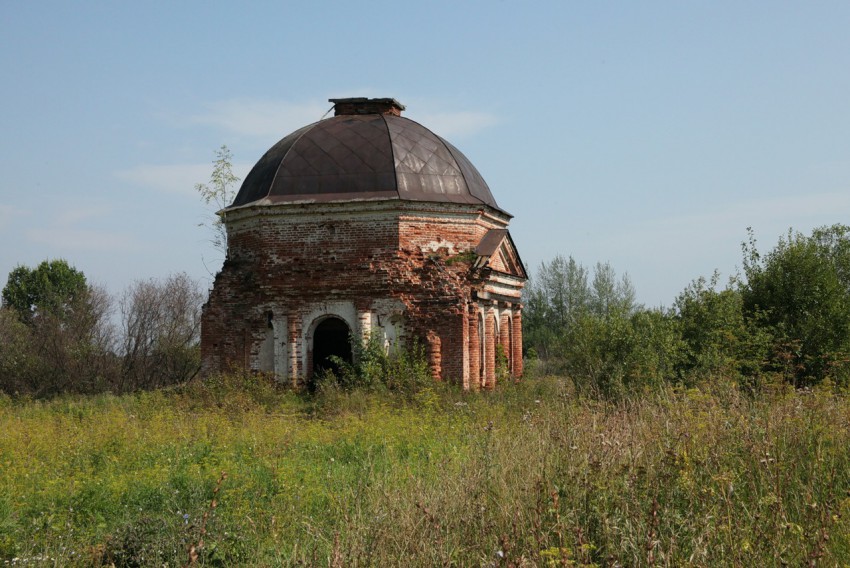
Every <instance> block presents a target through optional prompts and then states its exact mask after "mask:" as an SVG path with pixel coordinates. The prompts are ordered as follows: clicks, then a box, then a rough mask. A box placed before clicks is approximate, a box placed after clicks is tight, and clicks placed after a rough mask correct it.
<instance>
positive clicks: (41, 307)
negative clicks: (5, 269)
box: [3, 259, 88, 324]
mask: <svg viewBox="0 0 850 568" xmlns="http://www.w3.org/2000/svg"><path fill="white" fill-rule="evenodd" d="M87 293H88V286H87V284H86V277H85V275H84V274H83V273H82V272H80V271H79V270H77V269H76V268H74V267H72V266H71V265H69V264H68V262H67V261H66V260H63V259H57V260H50V261H47V260H45V261H43V262H42V263H41V264H39V265H38V266H37V267H36V268H29V267H27V266H23V265H21V266H18V267H16V268H15V269H14V270H12V272H10V273H9V278H8V280H7V282H6V286H5V287H4V288H3V304H4V305H5V306H6V307H9V308H11V309H13V310H15V311H16V312H17V313H18V316H19V317H20V318H21V321H23V322H24V323H27V324H32V323H33V322H34V320H35V319H36V318H37V317H39V316H40V315H41V316H45V317H55V318H58V319H59V320H65V319H67V318H68V317H70V316H71V313H70V312H71V310H72V307H75V306H79V305H80V303H81V302H84V301H85V296H86V294H87Z"/></svg>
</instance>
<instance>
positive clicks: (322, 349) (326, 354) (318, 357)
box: [313, 317, 353, 376]
mask: <svg viewBox="0 0 850 568" xmlns="http://www.w3.org/2000/svg"><path fill="white" fill-rule="evenodd" d="M336 357H338V358H339V359H340V360H342V361H345V362H346V363H351V362H352V360H353V359H352V356H351V329H349V327H348V324H347V323H345V322H344V321H343V320H341V319H340V318H337V317H329V318H326V319H324V320H322V321H321V323H319V325H317V326H316V331H314V332H313V376H316V375H319V374H320V373H322V372H323V371H325V370H329V371H332V372H333V373H334V374H335V375H339V371H340V369H339V364H338V363H336V362H334V361H333V360H332V358H336Z"/></svg>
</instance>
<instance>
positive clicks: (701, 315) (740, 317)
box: [675, 272, 772, 386]
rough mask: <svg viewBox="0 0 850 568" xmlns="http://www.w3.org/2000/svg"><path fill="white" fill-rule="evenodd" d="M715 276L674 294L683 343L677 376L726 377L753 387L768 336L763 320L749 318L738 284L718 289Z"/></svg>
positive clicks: (691, 379) (695, 380)
mask: <svg viewBox="0 0 850 568" xmlns="http://www.w3.org/2000/svg"><path fill="white" fill-rule="evenodd" d="M718 280H719V275H718V274H717V273H716V272H715V274H714V275H713V276H712V278H711V280H706V279H705V278H702V277H700V278H698V279H697V280H694V281H693V282H692V283H691V284H690V285H689V286H688V287H687V288H685V290H684V291H683V292H682V293H681V294H679V296H678V297H677V298H676V302H675V308H676V314H677V319H678V321H679V326H680V330H681V336H682V341H683V342H684V346H685V349H684V353H683V355H684V356H683V358H682V360H681V362H680V364H679V365H678V377H679V379H680V380H681V381H682V382H684V383H686V384H690V385H693V384H700V383H702V382H705V381H711V380H715V379H718V378H721V377H724V378H731V379H734V380H737V381H739V382H741V383H743V384H748V385H749V386H757V385H759V384H760V383H761V382H762V368H763V366H764V362H765V361H766V359H767V358H768V356H769V353H770V345H771V341H772V334H771V332H770V329H769V328H768V327H767V326H765V325H764V322H763V321H762V320H761V319H759V318H757V317H754V315H751V316H750V317H747V314H746V313H745V310H744V298H743V293H742V291H741V289H740V283H738V282H737V281H736V280H730V282H729V283H728V284H727V286H726V287H725V288H724V289H722V290H718Z"/></svg>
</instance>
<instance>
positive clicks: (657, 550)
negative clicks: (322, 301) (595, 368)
mask: <svg viewBox="0 0 850 568" xmlns="http://www.w3.org/2000/svg"><path fill="white" fill-rule="evenodd" d="M241 382H242V381H241V380H238V379H233V380H231V379H222V380H221V382H219V383H216V384H215V385H210V388H213V389H215V392H214V393H210V394H209V395H204V394H203V389H204V388H205V386H204V385H205V384H206V383H203V382H193V383H192V384H191V386H189V385H187V387H185V388H181V389H172V390H169V391H156V392H141V393H136V394H131V395H124V396H120V397H115V396H97V397H89V398H79V397H63V398H57V399H54V400H52V401H49V402H44V401H36V402H26V401H19V402H11V403H7V404H3V405H0V431H2V432H3V433H4V435H3V436H2V437H0V456H2V457H0V559H2V560H7V561H9V562H10V563H11V562H12V559H13V558H15V557H17V558H18V559H19V560H18V562H19V563H20V564H22V565H23V564H24V563H26V564H27V565H29V564H50V565H59V566H90V565H97V564H98V563H99V562H103V563H106V565H109V564H110V563H114V564H115V565H116V566H118V565H121V564H123V565H141V566H162V565H163V564H165V563H167V564H168V565H169V566H180V565H186V564H188V561H189V557H188V554H187V548H188V546H187V545H188V544H190V543H192V544H194V543H197V542H198V537H199V536H200V531H199V527H200V526H202V523H203V518H204V515H205V514H207V515H208V519H207V522H206V525H205V529H206V534H205V536H204V539H203V540H204V546H203V547H201V548H200V550H199V560H198V565H228V566H305V565H306V566H315V565H336V566H355V565H365V566H396V565H399V564H401V563H404V564H406V565H410V566H435V565H438V566H445V565H453V566H481V565H491V564H492V565H496V566H545V565H547V564H551V563H555V565H568V566H569V565H573V566H579V565H584V566H590V565H598V566H615V565H620V566H656V565H664V566H688V565H698V566H774V565H775V566H779V565H790V566H801V565H815V564H817V565H826V566H832V565H841V563H842V562H844V561H845V559H846V558H848V555H850V500H848V498H847V488H848V487H850V423H848V421H847V420H846V417H847V416H848V414H850V400H848V398H847V396H846V395H844V394H841V393H836V392H835V391H834V390H832V389H825V388H824V389H820V388H819V389H815V390H813V391H777V392H774V393H770V392H764V393H762V394H760V395H758V396H756V397H753V396H749V395H746V396H744V395H743V394H742V393H741V391H740V390H739V389H737V388H736V387H735V386H734V383H730V382H723V383H722V384H720V383H717V384H715V388H713V390H698V389H672V388H669V387H665V388H662V389H660V390H658V391H657V392H655V393H652V394H646V395H644V396H641V397H637V398H633V399H631V400H629V401H628V402H622V401H621V402H613V401H604V400H599V399H597V398H593V397H591V398H589V397H585V396H582V395H576V394H575V393H574V392H573V391H572V390H570V384H571V381H568V380H564V379H561V378H557V377H550V378H545V379H536V378H531V379H527V380H524V381H522V382H521V383H520V384H516V385H515V384H512V383H511V384H506V385H502V386H499V387H497V389H496V390H495V391H494V392H486V393H479V394H477V395H474V396H470V395H467V394H465V393H462V392H459V391H457V390H452V389H437V390H435V391H434V394H435V396H436V404H437V407H436V411H435V409H433V408H426V407H421V406H419V405H399V404H396V401H397V400H398V399H399V397H398V396H397V395H394V394H392V393H390V392H371V393H365V392H363V391H360V396H363V397H364V398H365V400H366V401H367V402H368V404H365V405H364V407H363V410H362V412H359V413H338V414H333V415H323V416H322V417H321V419H317V418H316V417H315V416H314V415H312V414H309V412H310V411H311V408H312V406H311V402H310V399H309V398H304V399H302V398H298V397H293V396H292V395H291V394H288V393H279V394H278V398H277V399H276V400H275V399H274V397H273V396H272V395H271V392H269V396H270V397H271V398H269V399H267V400H266V402H264V403H263V404H259V405H251V404H245V405H243V406H242V407H241V410H240V411H238V412H237V411H235V409H233V408H231V409H228V408H220V407H219V406H218V404H217V401H221V400H225V399H231V398H235V399H241V400H246V401H247V400H254V399H255V397H256V396H258V395H257V393H259V392H261V391H262V392H266V391H265V387H262V388H260V387H259V386H257V385H255V386H251V387H250V389H249V392H248V393H247V394H246V393H241V391H240V390H239V388H240V387H239V385H240V384H241ZM228 385H229V386H228ZM228 389H232V390H228ZM258 389H259V390H258ZM263 397H265V395H263ZM199 399H200V400H199ZM264 400H265V399H264ZM222 471H226V472H227V474H228V477H227V481H226V482H225V483H224V484H222V485H221V486H220V492H219V493H218V495H217V507H215V508H211V506H210V505H211V499H212V498H213V495H214V494H215V491H216V487H217V482H216V481H217V480H220V479H221V472H222ZM36 558H38V559H42V560H38V561H36V560H35V559H36Z"/></svg>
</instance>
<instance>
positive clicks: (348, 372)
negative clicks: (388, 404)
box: [316, 334, 434, 396]
mask: <svg viewBox="0 0 850 568" xmlns="http://www.w3.org/2000/svg"><path fill="white" fill-rule="evenodd" d="M351 344H352V345H353V346H354V353H353V359H354V363H348V362H347V361H343V360H342V359H340V358H338V357H336V358H334V363H335V364H336V365H337V367H338V368H339V373H338V374H334V373H333V372H332V371H329V370H328V371H325V373H324V374H323V375H322V376H320V377H319V378H318V379H316V382H317V388H318V389H319V390H320V391H324V392H327V391H329V390H333V389H337V388H341V389H343V390H354V389H365V390H384V389H385V390H388V391H397V392H400V393H403V394H404V395H406V396H412V395H414V394H416V393H417V392H419V391H420V390H421V389H423V388H425V387H427V386H429V385H431V384H432V383H433V381H434V379H433V378H432V376H431V372H430V370H429V367H428V359H427V357H426V355H425V349H424V348H423V347H422V345H421V344H419V343H413V344H411V345H405V346H400V345H393V346H388V345H385V344H384V341H383V339H382V338H381V337H380V336H379V335H377V334H372V335H370V336H369V337H367V338H366V339H365V340H360V339H358V338H356V337H352V338H351Z"/></svg>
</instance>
